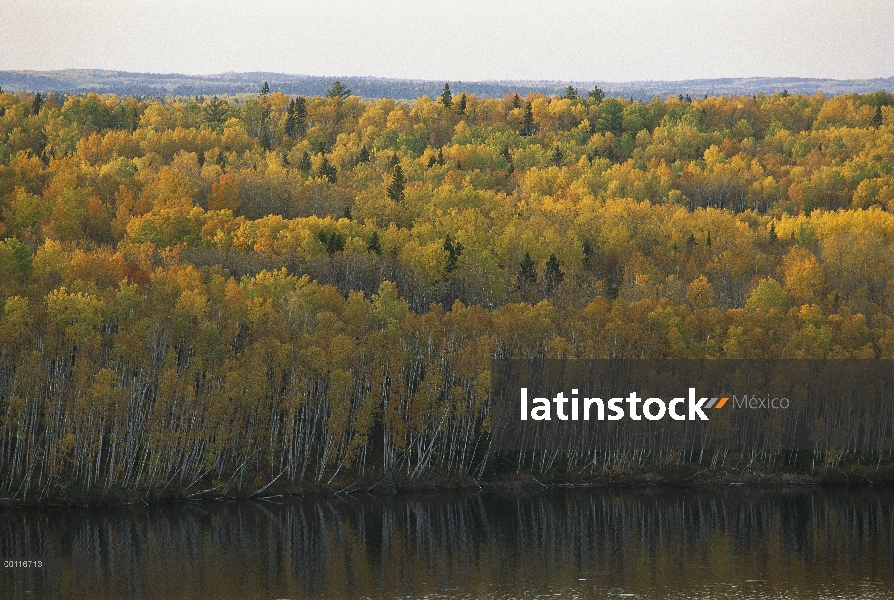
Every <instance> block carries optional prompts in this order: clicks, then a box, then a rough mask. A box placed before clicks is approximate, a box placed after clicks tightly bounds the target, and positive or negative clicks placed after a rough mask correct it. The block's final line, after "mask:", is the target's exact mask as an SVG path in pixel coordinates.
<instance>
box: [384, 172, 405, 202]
mask: <svg viewBox="0 0 894 600" xmlns="http://www.w3.org/2000/svg"><path fill="white" fill-rule="evenodd" d="M406 185H407V180H406V179H405V178H404V171H403V169H401V168H400V165H399V164H398V165H394V168H393V169H392V170H391V183H389V184H388V189H387V190H386V191H387V193H388V197H389V198H391V199H392V200H393V201H395V202H398V203H400V202H403V201H404V187H406Z"/></svg>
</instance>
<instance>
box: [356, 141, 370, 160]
mask: <svg viewBox="0 0 894 600" xmlns="http://www.w3.org/2000/svg"><path fill="white" fill-rule="evenodd" d="M365 162H369V150H368V149H367V148H366V144H364V145H363V146H361V147H360V152H359V153H358V154H357V164H358V165H359V164H360V163H365Z"/></svg>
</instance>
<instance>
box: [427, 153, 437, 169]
mask: <svg viewBox="0 0 894 600" xmlns="http://www.w3.org/2000/svg"><path fill="white" fill-rule="evenodd" d="M436 164H438V157H437V156H435V155H434V154H432V155H431V156H429V157H428V168H429V169H431V168H432V167H433V166H435V165H436Z"/></svg>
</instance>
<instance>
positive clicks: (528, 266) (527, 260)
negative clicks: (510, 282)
mask: <svg viewBox="0 0 894 600" xmlns="http://www.w3.org/2000/svg"><path fill="white" fill-rule="evenodd" d="M518 276H519V284H521V283H522V282H523V281H524V282H527V283H536V282H537V269H536V268H535V266H534V261H533V259H531V253H530V252H525V257H524V258H523V259H522V261H521V264H520V265H519V268H518Z"/></svg>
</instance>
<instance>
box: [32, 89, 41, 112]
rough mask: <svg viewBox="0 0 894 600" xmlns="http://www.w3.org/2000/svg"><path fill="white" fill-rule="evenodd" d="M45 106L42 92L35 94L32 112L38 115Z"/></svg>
mask: <svg viewBox="0 0 894 600" xmlns="http://www.w3.org/2000/svg"><path fill="white" fill-rule="evenodd" d="M41 108H43V97H42V96H41V95H40V92H37V94H36V95H35V96H34V101H33V102H31V114H32V115H36V114H38V113H40V109H41Z"/></svg>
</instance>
